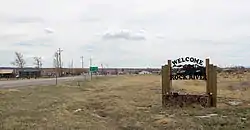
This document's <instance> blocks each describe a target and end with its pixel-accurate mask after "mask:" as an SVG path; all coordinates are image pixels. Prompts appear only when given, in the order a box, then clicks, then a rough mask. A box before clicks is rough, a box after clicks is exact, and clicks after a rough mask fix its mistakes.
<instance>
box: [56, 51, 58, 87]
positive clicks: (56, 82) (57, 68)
mask: <svg viewBox="0 0 250 130" xmlns="http://www.w3.org/2000/svg"><path fill="white" fill-rule="evenodd" d="M58 63H59V59H58V52H56V85H57V75H58V68H59V66H58V65H59V64H58Z"/></svg>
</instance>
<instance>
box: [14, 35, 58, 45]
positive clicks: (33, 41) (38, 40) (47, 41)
mask: <svg viewBox="0 0 250 130" xmlns="http://www.w3.org/2000/svg"><path fill="white" fill-rule="evenodd" d="M52 40H53V39H52V38H47V37H40V38H34V39H31V40H23V41H19V42H16V43H14V44H13V45H14V46H27V47H28V46H29V47H35V46H40V47H41V46H42V47H51V44H50V42H51V41H52Z"/></svg>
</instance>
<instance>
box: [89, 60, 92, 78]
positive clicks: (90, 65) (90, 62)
mask: <svg viewBox="0 0 250 130" xmlns="http://www.w3.org/2000/svg"><path fill="white" fill-rule="evenodd" d="M90 67H92V58H91V57H90V59H89V71H90ZM90 79H91V80H92V71H90Z"/></svg>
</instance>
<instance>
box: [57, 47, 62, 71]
mask: <svg viewBox="0 0 250 130" xmlns="http://www.w3.org/2000/svg"><path fill="white" fill-rule="evenodd" d="M62 51H63V50H62V49H61V48H59V49H58V56H59V68H60V74H59V75H60V76H62V55H61V53H62Z"/></svg>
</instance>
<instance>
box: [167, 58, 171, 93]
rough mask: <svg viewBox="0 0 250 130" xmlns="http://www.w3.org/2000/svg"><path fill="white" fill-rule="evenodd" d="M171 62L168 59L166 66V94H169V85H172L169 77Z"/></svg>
mask: <svg viewBox="0 0 250 130" xmlns="http://www.w3.org/2000/svg"><path fill="white" fill-rule="evenodd" d="M171 69H172V64H171V60H168V67H167V94H170V91H171V87H172V80H170V79H171V74H172V71H171Z"/></svg>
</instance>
